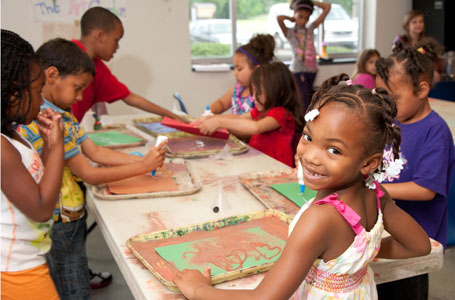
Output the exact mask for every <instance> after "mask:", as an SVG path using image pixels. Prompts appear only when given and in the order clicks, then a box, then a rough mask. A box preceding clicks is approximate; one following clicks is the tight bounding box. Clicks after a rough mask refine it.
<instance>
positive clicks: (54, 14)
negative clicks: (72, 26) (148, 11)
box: [31, 0, 127, 22]
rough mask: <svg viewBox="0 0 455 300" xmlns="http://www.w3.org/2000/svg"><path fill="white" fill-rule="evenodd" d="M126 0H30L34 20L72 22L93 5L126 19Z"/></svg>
mask: <svg viewBox="0 0 455 300" xmlns="http://www.w3.org/2000/svg"><path fill="white" fill-rule="evenodd" d="M126 1H127V0H31V4H32V10H33V15H34V17H35V21H36V22H74V21H75V20H80V19H81V17H82V15H83V14H84V12H85V11H86V10H88V9H89V8H91V7H94V6H102V7H104V8H107V9H109V10H110V11H111V12H113V13H114V14H115V15H117V16H118V17H119V18H120V19H122V20H126V17H127V7H126Z"/></svg>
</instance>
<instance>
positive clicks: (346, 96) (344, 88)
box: [308, 73, 401, 159]
mask: <svg viewBox="0 0 455 300" xmlns="http://www.w3.org/2000/svg"><path fill="white" fill-rule="evenodd" d="M348 79H349V76H348V75H346V74H344V73H342V74H340V75H337V76H333V77H330V78H329V79H327V80H326V81H324V82H323V83H322V85H321V87H320V88H319V90H318V91H317V92H316V93H315V94H314V95H313V98H312V101H311V103H310V106H309V108H308V111H310V110H312V109H315V108H316V109H321V107H323V106H324V105H326V104H327V103H330V102H337V103H342V104H344V105H345V106H346V107H347V108H349V109H350V110H352V111H354V112H356V113H357V114H358V115H359V116H361V117H362V119H363V120H364V124H365V129H366V132H365V136H366V137H367V138H365V152H366V153H365V155H366V156H368V155H371V154H374V153H382V152H383V151H384V148H385V147H386V146H391V147H392V148H393V155H394V157H395V159H397V158H398V157H399V147H400V143H401V132H400V128H399V127H398V126H397V125H395V124H394V122H393V119H394V118H395V116H396V114H397V108H396V105H395V101H394V100H393V99H392V97H390V96H389V94H388V93H387V91H386V90H385V89H382V88H376V89H374V91H373V90H370V89H366V88H364V87H363V86H361V85H357V84H356V85H345V84H339V82H340V81H346V80H348Z"/></svg>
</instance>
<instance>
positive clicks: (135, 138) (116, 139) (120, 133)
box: [87, 125, 147, 149]
mask: <svg viewBox="0 0 455 300" xmlns="http://www.w3.org/2000/svg"><path fill="white" fill-rule="evenodd" d="M87 136H88V137H89V138H90V139H91V140H92V141H93V142H94V143H95V144H97V145H98V146H102V147H106V148H112V149H119V148H129V147H139V146H143V145H145V143H146V142H147V141H146V140H144V138H143V137H141V136H140V135H139V134H137V133H135V132H134V131H132V130H131V129H129V128H128V127H127V126H125V125H124V126H117V127H115V128H109V129H100V130H95V131H93V132H89V133H87Z"/></svg>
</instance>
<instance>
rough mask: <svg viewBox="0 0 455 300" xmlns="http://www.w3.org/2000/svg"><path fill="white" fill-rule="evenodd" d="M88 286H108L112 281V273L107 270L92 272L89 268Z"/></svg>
mask: <svg viewBox="0 0 455 300" xmlns="http://www.w3.org/2000/svg"><path fill="white" fill-rule="evenodd" d="M89 274H90V288H92V289H99V288H102V287H105V286H108V285H109V284H111V282H112V274H111V273H109V272H99V273H94V272H92V270H90V269H89Z"/></svg>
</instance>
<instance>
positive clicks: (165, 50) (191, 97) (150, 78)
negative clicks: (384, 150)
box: [1, 0, 412, 115]
mask: <svg viewBox="0 0 455 300" xmlns="http://www.w3.org/2000/svg"><path fill="white" fill-rule="evenodd" d="M411 2H412V1H411V0H400V1H395V0H365V4H366V5H365V9H366V12H367V14H368V15H367V16H366V18H367V21H366V24H367V26H366V28H365V30H364V41H365V44H366V45H368V46H369V47H375V48H377V49H378V50H379V51H380V52H381V54H382V55H388V54H390V47H391V41H392V40H393V38H394V36H396V35H397V34H400V33H401V31H402V30H401V23H402V19H403V15H404V14H405V13H406V12H407V11H408V10H410V9H411ZM188 5H189V4H188V1H185V0H152V1H150V0H134V1H131V0H129V1H128V19H127V20H125V21H124V27H125V35H124V37H123V39H122V40H121V41H120V49H119V50H118V51H117V53H116V54H115V57H114V59H113V60H112V61H111V62H110V63H109V66H110V67H111V69H112V71H113V73H114V74H115V75H116V76H117V77H118V78H119V79H120V80H121V81H123V82H124V83H125V84H127V85H128V87H129V88H130V89H131V90H132V91H134V92H136V93H138V94H141V95H143V96H145V97H147V98H148V99H150V100H151V101H154V102H155V103H157V104H159V105H162V106H164V107H167V108H169V109H170V108H171V107H172V103H173V101H174V100H172V99H173V98H172V94H173V93H174V92H179V93H180V94H181V95H182V98H183V100H184V102H185V105H186V106H187V108H188V109H189V112H190V114H192V115H199V114H200V113H201V112H202V111H203V109H204V108H205V106H206V105H207V104H210V103H211V102H213V101H214V100H216V99H217V98H218V97H220V96H221V95H222V94H224V93H225V92H226V91H227V90H228V89H229V88H230V87H232V85H233V84H234V78H233V75H232V72H221V73H195V72H192V71H191V63H190V59H191V58H190V42H189V29H188V23H189V13H188V12H189V6H188ZM375 14H376V15H375ZM1 16H2V19H1V24H2V28H3V29H9V30H12V31H14V32H16V33H18V34H19V35H21V36H22V37H23V38H25V39H26V40H28V41H29V42H30V43H31V44H32V45H33V46H34V47H35V48H37V47H39V46H40V45H41V44H42V43H43V42H44V41H45V40H47V39H48V38H50V37H52V35H54V34H55V35H56V34H58V33H56V32H58V31H59V30H60V31H61V32H62V31H64V32H66V34H65V35H63V37H65V38H79V36H78V34H77V32H78V24H66V25H62V24H43V23H35V22H34V21H33V16H32V11H31V1H30V0H3V1H1ZM46 26H47V27H46ZM62 28H63V29H62ZM51 29H53V30H54V31H52V30H51ZM49 32H51V33H49ZM68 34H69V35H71V36H68ZM353 68H354V65H353V64H337V65H331V66H321V67H320V71H319V74H318V77H317V79H316V84H319V83H320V82H322V81H323V80H324V79H325V78H327V77H328V76H331V75H334V74H337V73H340V72H345V73H348V74H351V73H352V71H353ZM108 109H109V112H110V113H112V114H125V113H131V112H139V111H138V110H137V109H135V108H132V107H129V106H127V105H125V104H123V102H122V101H118V102H116V103H115V104H112V105H109V107H108Z"/></svg>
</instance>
